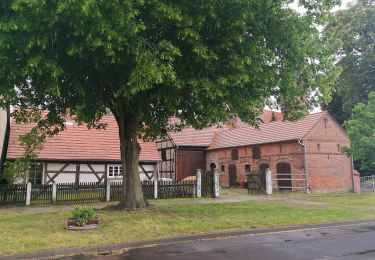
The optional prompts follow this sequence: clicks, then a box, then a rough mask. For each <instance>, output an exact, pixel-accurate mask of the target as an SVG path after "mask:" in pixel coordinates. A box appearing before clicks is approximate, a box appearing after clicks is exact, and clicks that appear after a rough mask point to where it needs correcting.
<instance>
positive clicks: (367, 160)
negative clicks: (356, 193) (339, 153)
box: [345, 92, 375, 171]
mask: <svg viewBox="0 0 375 260" xmlns="http://www.w3.org/2000/svg"><path fill="white" fill-rule="evenodd" d="M345 127H346V129H347V132H348V134H349V136H350V139H351V141H352V147H351V148H349V149H348V151H349V152H350V153H351V154H352V155H353V157H354V159H356V160H359V161H360V162H361V169H362V170H365V171H369V170H374V169H375V153H374V151H375V92H371V93H370V94H369V95H368V103H367V104H364V103H359V104H357V105H356V106H355V107H354V109H353V117H352V118H351V119H350V120H348V121H346V122H345Z"/></svg>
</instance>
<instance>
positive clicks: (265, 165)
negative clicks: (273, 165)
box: [259, 163, 270, 173]
mask: <svg viewBox="0 0 375 260" xmlns="http://www.w3.org/2000/svg"><path fill="white" fill-rule="evenodd" d="M268 168H270V166H269V164H268V163H261V164H259V171H260V173H266V170H267V169H268Z"/></svg>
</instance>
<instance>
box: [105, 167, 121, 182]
mask: <svg viewBox="0 0 375 260" xmlns="http://www.w3.org/2000/svg"><path fill="white" fill-rule="evenodd" d="M111 168H112V170H111V171H113V173H112V176H111V175H110V174H111V172H110V169H111ZM116 173H117V175H116ZM122 175H123V172H122V165H121V164H107V178H108V179H122Z"/></svg>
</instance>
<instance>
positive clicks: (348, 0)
mask: <svg viewBox="0 0 375 260" xmlns="http://www.w3.org/2000/svg"><path fill="white" fill-rule="evenodd" d="M354 1H355V0H341V2H342V3H341V5H340V6H337V7H335V8H333V9H332V12H335V11H337V10H341V9H345V8H346V7H347V5H348V4H351V3H353V2H354ZM290 6H291V7H292V8H293V9H296V10H298V11H299V12H303V8H302V7H299V6H298V1H294V3H293V4H291V5H290Z"/></svg>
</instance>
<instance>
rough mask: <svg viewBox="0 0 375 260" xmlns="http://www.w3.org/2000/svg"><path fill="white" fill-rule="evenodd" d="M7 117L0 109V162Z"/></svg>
mask: <svg viewBox="0 0 375 260" xmlns="http://www.w3.org/2000/svg"><path fill="white" fill-rule="evenodd" d="M7 122H8V117H7V111H5V110H4V109H1V108H0V160H1V155H2V154H1V153H2V151H3V148H4V141H5V140H4V139H5V132H6V127H7Z"/></svg>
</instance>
